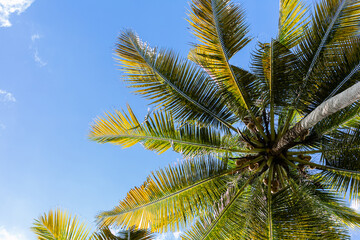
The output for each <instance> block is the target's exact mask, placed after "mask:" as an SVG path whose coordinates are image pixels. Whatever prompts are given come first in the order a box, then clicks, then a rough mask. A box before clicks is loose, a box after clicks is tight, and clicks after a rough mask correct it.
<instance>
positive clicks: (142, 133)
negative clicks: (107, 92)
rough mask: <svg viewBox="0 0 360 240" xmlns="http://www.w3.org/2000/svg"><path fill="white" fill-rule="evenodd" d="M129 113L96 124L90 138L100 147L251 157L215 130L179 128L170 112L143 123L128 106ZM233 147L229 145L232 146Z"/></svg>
mask: <svg viewBox="0 0 360 240" xmlns="http://www.w3.org/2000/svg"><path fill="white" fill-rule="evenodd" d="M127 108H128V113H126V112H123V113H121V112H120V111H116V112H115V114H111V113H107V114H106V117H105V118H104V117H103V118H99V119H98V120H96V121H95V124H94V125H93V126H92V130H91V132H90V138H91V139H92V140H94V141H97V142H100V143H107V142H110V143H113V144H116V145H120V146H123V147H125V148H126V147H131V146H133V145H134V144H136V143H141V144H142V145H143V146H144V147H145V148H146V149H149V150H152V151H156V152H158V153H163V152H165V151H166V150H168V149H169V148H171V147H172V148H173V150H174V151H176V152H180V153H182V154H183V155H185V156H188V157H189V156H196V155H203V154H212V153H214V154H218V153H226V152H228V153H230V152H234V153H236V152H238V153H248V152H251V151H249V150H247V149H244V148H241V144H242V145H243V143H241V142H240V141H236V142H230V141H226V140H224V139H223V138H222V137H221V135H220V133H219V132H217V131H216V130H213V129H212V128H211V127H200V126H198V125H196V124H187V125H184V126H177V125H176V123H175V121H174V118H173V116H172V114H171V113H170V112H166V111H165V112H163V111H155V112H154V113H151V114H150V115H148V116H147V117H146V119H145V121H144V122H143V123H140V122H139V120H138V119H137V118H136V116H135V114H134V113H133V111H132V109H131V108H130V106H129V105H128V107H127ZM231 143H232V145H227V144H231Z"/></svg>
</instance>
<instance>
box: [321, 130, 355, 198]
mask: <svg viewBox="0 0 360 240" xmlns="http://www.w3.org/2000/svg"><path fill="white" fill-rule="evenodd" d="M330 136H331V137H327V138H324V139H323V141H324V142H325V141H326V143H324V144H323V154H322V158H323V161H324V163H325V167H326V168H324V169H323V170H325V171H323V172H322V173H321V174H319V176H318V177H319V179H320V180H321V181H322V182H323V183H324V184H326V186H327V187H328V188H329V189H334V190H336V191H337V192H339V193H343V194H345V195H346V194H349V198H350V199H356V198H359V197H360V163H359V156H360V131H359V130H358V129H356V130H352V129H343V130H342V131H337V132H336V133H333V134H331V135H330ZM328 150H330V151H328Z"/></svg>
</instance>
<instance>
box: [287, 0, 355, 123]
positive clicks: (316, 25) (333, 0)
mask: <svg viewBox="0 0 360 240" xmlns="http://www.w3.org/2000/svg"><path fill="white" fill-rule="evenodd" d="M359 21H360V3H359V2H358V1H349V0H341V1H338V0H324V1H321V2H319V3H317V4H316V5H315V7H314V13H313V14H312V16H311V21H310V24H309V27H308V28H307V29H306V30H305V31H304V37H303V38H302V40H301V42H300V43H299V47H298V49H297V51H296V54H297V55H298V56H299V58H300V61H301V63H302V69H303V70H302V73H303V81H302V85H301V87H300V89H299V91H298V93H297V95H296V97H295V99H294V101H293V103H292V109H297V110H300V111H302V110H304V109H305V108H306V107H307V106H308V104H309V102H308V99H309V91H308V90H309V89H313V88H315V86H314V83H316V81H312V80H311V78H312V77H313V76H316V74H318V73H319V71H321V69H320V68H319V67H317V66H318V64H320V63H324V62H326V59H325V58H324V53H325V52H326V51H328V50H329V49H331V48H333V47H336V46H337V44H339V42H341V41H343V40H344V39H348V38H349V37H353V36H356V35H357V34H358V31H359V25H358V23H359ZM316 69H318V70H319V71H315V70H316ZM315 85H316V84H315ZM292 113H293V112H292V111H290V112H289V114H288V117H287V119H288V121H289V119H290V118H291V117H292ZM288 121H287V124H286V126H288Z"/></svg>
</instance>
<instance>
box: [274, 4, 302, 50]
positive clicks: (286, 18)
mask: <svg viewBox="0 0 360 240" xmlns="http://www.w3.org/2000/svg"><path fill="white" fill-rule="evenodd" d="M307 11H308V9H307V7H306V6H305V4H304V3H303V2H302V1H301V0H281V1H280V13H279V15H280V17H279V37H278V40H279V42H280V43H281V44H283V45H284V46H286V47H287V48H289V49H290V48H292V47H294V46H296V45H297V44H298V43H299V41H300V40H301V38H302V37H303V31H304V29H305V28H306V27H307V24H308V21H307V20H308V18H307Z"/></svg>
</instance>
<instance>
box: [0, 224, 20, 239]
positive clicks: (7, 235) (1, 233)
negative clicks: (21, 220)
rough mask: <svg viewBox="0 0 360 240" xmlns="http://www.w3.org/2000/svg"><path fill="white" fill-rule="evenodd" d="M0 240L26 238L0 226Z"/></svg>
mask: <svg viewBox="0 0 360 240" xmlns="http://www.w3.org/2000/svg"><path fill="white" fill-rule="evenodd" d="M0 239H1V240H26V237H25V236H24V235H23V234H21V233H15V232H10V231H8V230H6V229H5V228H4V227H2V226H0Z"/></svg>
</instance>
